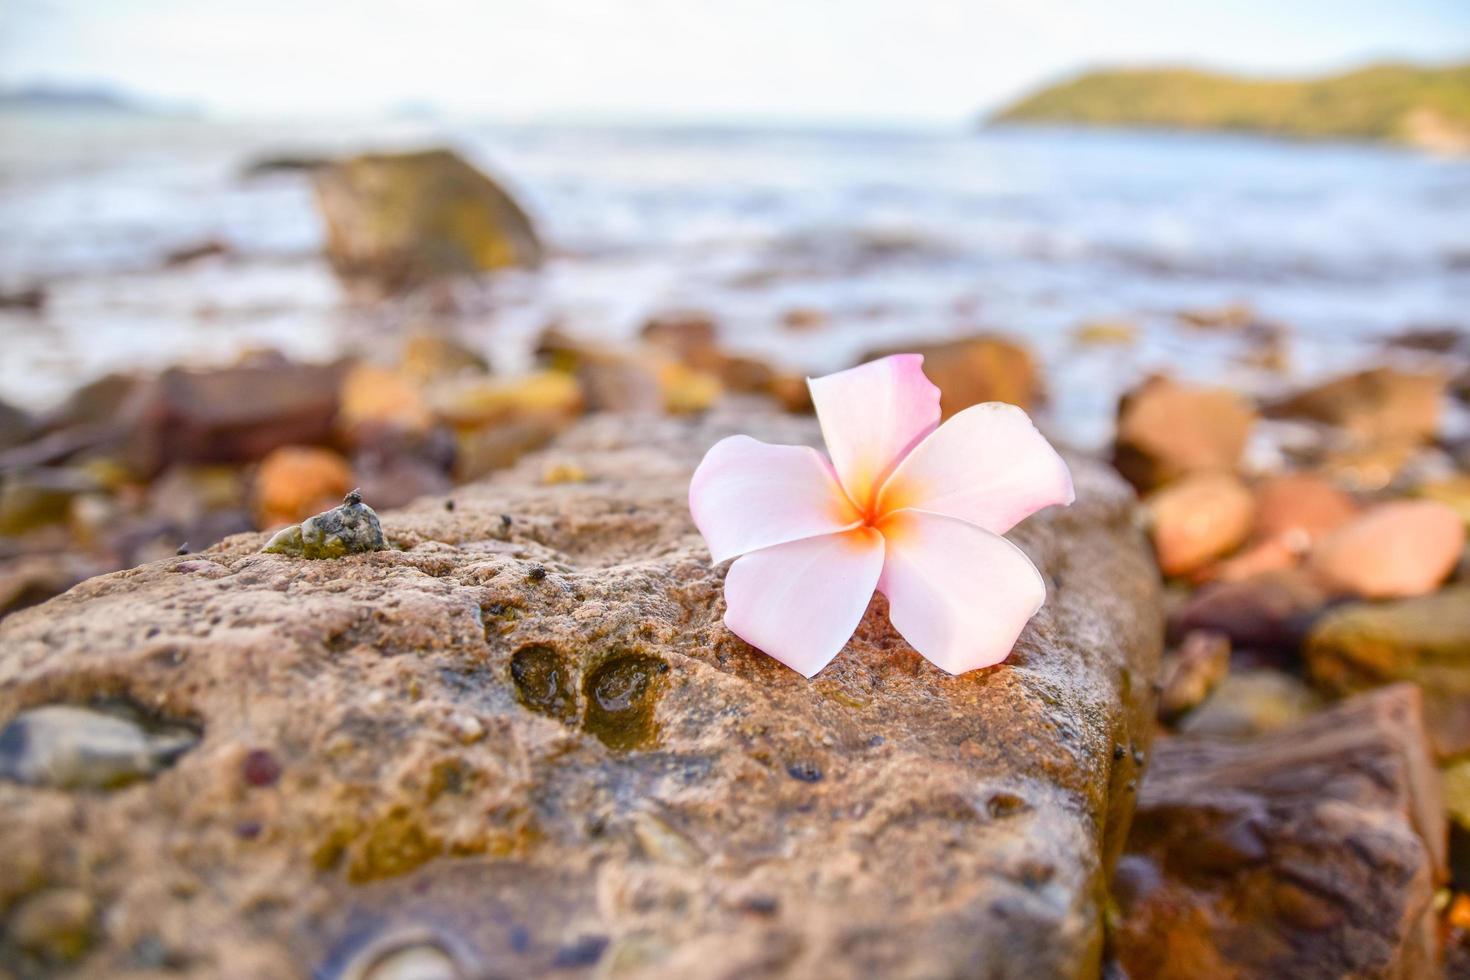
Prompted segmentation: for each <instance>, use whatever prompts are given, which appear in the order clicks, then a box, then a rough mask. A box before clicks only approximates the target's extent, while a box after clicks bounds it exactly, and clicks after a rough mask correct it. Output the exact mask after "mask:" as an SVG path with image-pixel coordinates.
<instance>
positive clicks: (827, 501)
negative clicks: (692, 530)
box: [689, 436, 859, 562]
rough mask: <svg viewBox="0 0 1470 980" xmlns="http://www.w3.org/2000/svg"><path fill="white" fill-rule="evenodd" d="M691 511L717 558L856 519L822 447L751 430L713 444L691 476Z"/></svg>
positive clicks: (825, 530) (832, 528) (812, 534)
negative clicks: (764, 437)
mask: <svg viewBox="0 0 1470 980" xmlns="http://www.w3.org/2000/svg"><path fill="white" fill-rule="evenodd" d="M689 512H690V513H691V514H692V515H693V516H694V524H695V526H696V527H698V528H699V533H700V534H703V535H704V540H705V543H706V544H708V545H709V550H710V555H711V556H712V557H713V559H714V560H715V561H716V562H722V561H724V560H725V559H727V558H733V557H735V556H736V555H743V554H745V553H746V552H748V551H756V550H758V549H760V548H769V547H771V546H772V545H778V544H785V543H786V542H788V541H798V540H800V539H802V538H810V537H815V536H816V535H819V534H832V533H834V532H836V531H843V530H846V529H848V528H851V527H853V526H855V525H856V524H857V522H858V519H859V515H858V513H857V511H856V509H855V508H854V507H853V506H852V503H851V502H850V501H849V500H848V499H847V496H846V495H845V494H844V493H843V492H842V487H841V486H839V485H838V483H837V475H836V474H835V473H834V472H833V471H832V464H831V463H829V462H827V459H826V457H824V456H823V455H822V454H821V453H819V452H817V451H816V450H815V449H811V448H809V447H807V446H772V445H770V444H768V443H764V442H759V441H757V440H755V439H752V438H750V436H731V437H729V438H728V439H721V440H720V441H719V442H717V443H715V444H714V445H713V446H712V447H710V451H709V452H708V453H706V454H705V456H704V460H703V461H702V462H701V463H700V464H699V468H698V469H696V470H695V471H694V478H693V479H692V480H691V481H690V482H689Z"/></svg>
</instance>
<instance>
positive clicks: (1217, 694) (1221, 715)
mask: <svg viewBox="0 0 1470 980" xmlns="http://www.w3.org/2000/svg"><path fill="white" fill-rule="evenodd" d="M1322 703H1323V698H1322V696H1321V695H1320V694H1318V693H1317V692H1316V691H1314V690H1312V689H1311V688H1310V687H1308V686H1307V684H1306V682H1305V681H1303V680H1302V679H1301V678H1299V677H1297V676H1295V675H1293V674H1288V673H1286V672H1284V671H1280V670H1275V669H1272V668H1270V667H1257V668H1255V669H1253V670H1237V671H1233V672H1231V673H1230V674H1229V675H1228V676H1226V677H1225V678H1224V679H1222V680H1221V681H1220V683H1219V684H1218V685H1216V687H1215V688H1214V690H1213V691H1212V692H1211V693H1210V696H1209V697H1208V698H1206V699H1205V701H1204V703H1203V704H1201V705H1200V706H1199V707H1198V708H1196V709H1195V710H1194V711H1192V712H1190V713H1189V714H1188V715H1186V716H1185V717H1184V719H1183V720H1182V721H1181V722H1180V723H1179V725H1178V727H1179V730H1180V731H1182V732H1187V733H1189V734H1192V735H1220V736H1230V737H1235V736H1241V735H1262V734H1264V733H1266V732H1274V731H1276V730H1277V729H1278V728H1285V727H1286V726H1287V725H1293V724H1296V723H1297V722H1299V721H1301V720H1302V719H1304V718H1306V717H1308V716H1309V715H1311V714H1313V713H1314V712H1316V711H1317V710H1319V709H1320V708H1321V707H1322Z"/></svg>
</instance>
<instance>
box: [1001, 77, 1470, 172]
mask: <svg viewBox="0 0 1470 980" xmlns="http://www.w3.org/2000/svg"><path fill="white" fill-rule="evenodd" d="M989 121H990V122H992V123H1053V124H1073V125H1084V126H1149V127H1161V128H1169V129H1212V130H1233V131H1240V132H1252V133H1264V134H1269V135H1273V136H1286V137H1293V138H1300V139H1354V140H1375V141H1388V142H1394V143H1404V144H1408V145H1412V146H1417V147H1422V148H1425V149H1431V150H1437V151H1445V152H1459V153H1465V152H1470V64H1464V65H1456V66H1453V67H1448V68H1421V67H1414V66H1412V65H1397V64H1385V65H1374V66H1371V67H1368V68H1362V69H1359V70H1357V71H1353V72H1348V73H1347V74H1343V75H1332V76H1328V77H1325V78H1315V79H1256V78H1242V77H1238V76H1233V75H1224V74H1217V73H1212V72H1206V71H1198V70H1195V69H1191V68H1157V69H1142V70H1115V71H1096V72H1090V73H1088V74H1085V75H1082V76H1080V77H1077V78H1074V79H1072V80H1070V81H1065V82H1062V83H1060V84H1057V85H1052V86H1049V87H1047V88H1044V89H1042V90H1041V91H1039V92H1036V93H1034V94H1032V95H1029V96H1027V97H1025V98H1023V99H1022V100H1021V101H1019V102H1017V103H1015V104H1014V105H1011V106H1008V107H1006V108H1004V109H1002V110H1001V111H999V112H997V113H995V114H994V115H993V116H991V117H990V119H989Z"/></svg>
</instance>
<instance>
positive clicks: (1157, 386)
mask: <svg viewBox="0 0 1470 980" xmlns="http://www.w3.org/2000/svg"><path fill="white" fill-rule="evenodd" d="M1255 421H1256V413H1255V410H1254V409H1253V408H1251V406H1250V403H1249V402H1247V401H1246V400H1245V399H1243V398H1241V397H1240V396H1239V395H1237V394H1236V393H1235V392H1233V391H1228V390H1226V389H1224V388H1199V387H1194V386H1192V385H1184V384H1179V383H1178V382H1175V381H1171V380H1169V379H1168V378H1162V377H1154V378H1150V379H1148V380H1147V381H1145V382H1144V383H1143V384H1142V385H1140V386H1139V387H1137V388H1135V389H1133V390H1132V391H1130V392H1128V393H1127V394H1126V395H1124V396H1123V399H1122V401H1121V402H1120V403H1119V405H1118V432H1117V437H1116V441H1115V443H1114V446H1113V465H1114V466H1116V467H1117V468H1118V471H1119V472H1120V473H1122V474H1123V475H1124V476H1125V477H1127V478H1128V480H1129V482H1131V483H1132V484H1133V485H1134V486H1136V487H1138V488H1139V489H1140V490H1152V489H1154V488H1155V487H1159V486H1162V485H1163V484H1165V483H1168V482H1169V481H1171V480H1176V479H1178V478H1179V477H1181V476H1183V475H1185V474H1186V473H1197V472H1202V471H1223V472H1233V471H1234V470H1235V468H1236V466H1237V465H1238V464H1239V463H1240V456H1241V453H1242V452H1244V450H1245V444H1246V440H1247V439H1249V438H1250V433H1251V428H1252V426H1254V425H1255Z"/></svg>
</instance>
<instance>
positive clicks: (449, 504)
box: [444, 500, 454, 511]
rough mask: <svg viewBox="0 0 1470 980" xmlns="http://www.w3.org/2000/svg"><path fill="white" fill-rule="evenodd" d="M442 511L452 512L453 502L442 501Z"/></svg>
mask: <svg viewBox="0 0 1470 980" xmlns="http://www.w3.org/2000/svg"><path fill="white" fill-rule="evenodd" d="M444 509H445V510H448V511H452V510H454V501H453V500H446V501H444Z"/></svg>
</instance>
